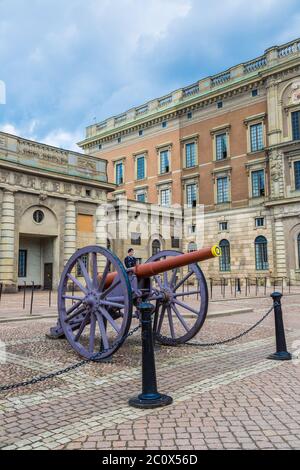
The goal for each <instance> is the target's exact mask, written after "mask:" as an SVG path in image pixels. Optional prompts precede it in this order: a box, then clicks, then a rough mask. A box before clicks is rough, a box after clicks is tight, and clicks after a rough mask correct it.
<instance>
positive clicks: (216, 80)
mask: <svg viewBox="0 0 300 470" xmlns="http://www.w3.org/2000/svg"><path fill="white" fill-rule="evenodd" d="M230 79H231V72H223V73H219V74H218V75H215V76H214V77H212V78H211V86H212V87H215V86H218V85H222V84H223V83H225V82H228V81H229V80H230Z"/></svg>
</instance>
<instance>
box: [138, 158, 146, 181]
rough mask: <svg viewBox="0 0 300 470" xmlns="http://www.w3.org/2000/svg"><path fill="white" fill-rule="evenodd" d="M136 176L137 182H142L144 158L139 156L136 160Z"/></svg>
mask: <svg viewBox="0 0 300 470" xmlns="http://www.w3.org/2000/svg"><path fill="white" fill-rule="evenodd" d="M136 176H137V179H138V180H143V179H144V178H145V176H146V175H145V157H144V155H141V156H140V157H137V159H136Z"/></svg>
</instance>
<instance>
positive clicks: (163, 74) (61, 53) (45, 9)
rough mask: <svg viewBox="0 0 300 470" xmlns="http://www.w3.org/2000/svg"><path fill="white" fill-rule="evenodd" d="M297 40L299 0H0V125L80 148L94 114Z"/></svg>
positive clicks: (97, 116) (101, 117) (103, 114)
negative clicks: (274, 46) (4, 92)
mask: <svg viewBox="0 0 300 470" xmlns="http://www.w3.org/2000/svg"><path fill="white" fill-rule="evenodd" d="M298 37H300V2H299V0H285V1H284V2H283V1H282V0H252V2H251V1H249V0H210V1H209V2H207V0H29V1H28V0H0V130H2V131H5V132H9V133H12V134H16V135H20V136H22V137H25V138H29V139H33V140H37V141H42V142H45V143H48V144H50V145H55V146H58V147H64V148H69V149H72V150H80V149H79V148H78V147H77V145H76V143H77V142H79V141H80V140H82V139H83V138H84V136H85V127H86V126H88V125H91V124H93V123H94V122H95V121H97V122H100V121H102V120H104V119H106V118H107V117H110V116H113V115H116V114H120V113H122V112H123V111H126V110H127V109H130V108H132V107H134V106H138V105H140V104H143V103H144V102H146V101H148V100H151V99H153V98H156V97H159V96H163V95H164V94H166V93H168V92H170V91H172V90H175V89H177V88H181V87H183V86H186V85H189V84H191V83H193V82H195V81H197V80H199V79H201V78H204V77H206V76H209V75H213V74H216V73H218V72H221V71H222V70H225V69H227V68H229V67H231V66H233V65H236V64H238V63H241V62H245V61H247V60H250V59H252V58H255V57H257V56H259V55H261V54H263V52H264V51H265V49H267V48H268V47H270V46H272V45H276V44H282V43H285V42H288V41H290V40H292V39H296V38H298ZM4 84H5V88H6V103H5V104H1V90H2V95H3V88H4V86H3V85H4ZM2 101H3V97H2Z"/></svg>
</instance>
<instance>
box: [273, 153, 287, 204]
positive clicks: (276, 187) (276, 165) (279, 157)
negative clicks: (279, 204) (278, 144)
mask: <svg viewBox="0 0 300 470" xmlns="http://www.w3.org/2000/svg"><path fill="white" fill-rule="evenodd" d="M283 158H284V155H283V154H282V153H276V152H274V153H272V155H270V177H271V196H272V198H278V197H283V196H284V190H283V186H284V185H283V177H284V175H283V171H284V170H283Z"/></svg>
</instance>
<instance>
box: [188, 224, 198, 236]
mask: <svg viewBox="0 0 300 470" xmlns="http://www.w3.org/2000/svg"><path fill="white" fill-rule="evenodd" d="M188 233H189V234H190V235H191V234H193V233H196V225H189V226H188Z"/></svg>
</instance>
